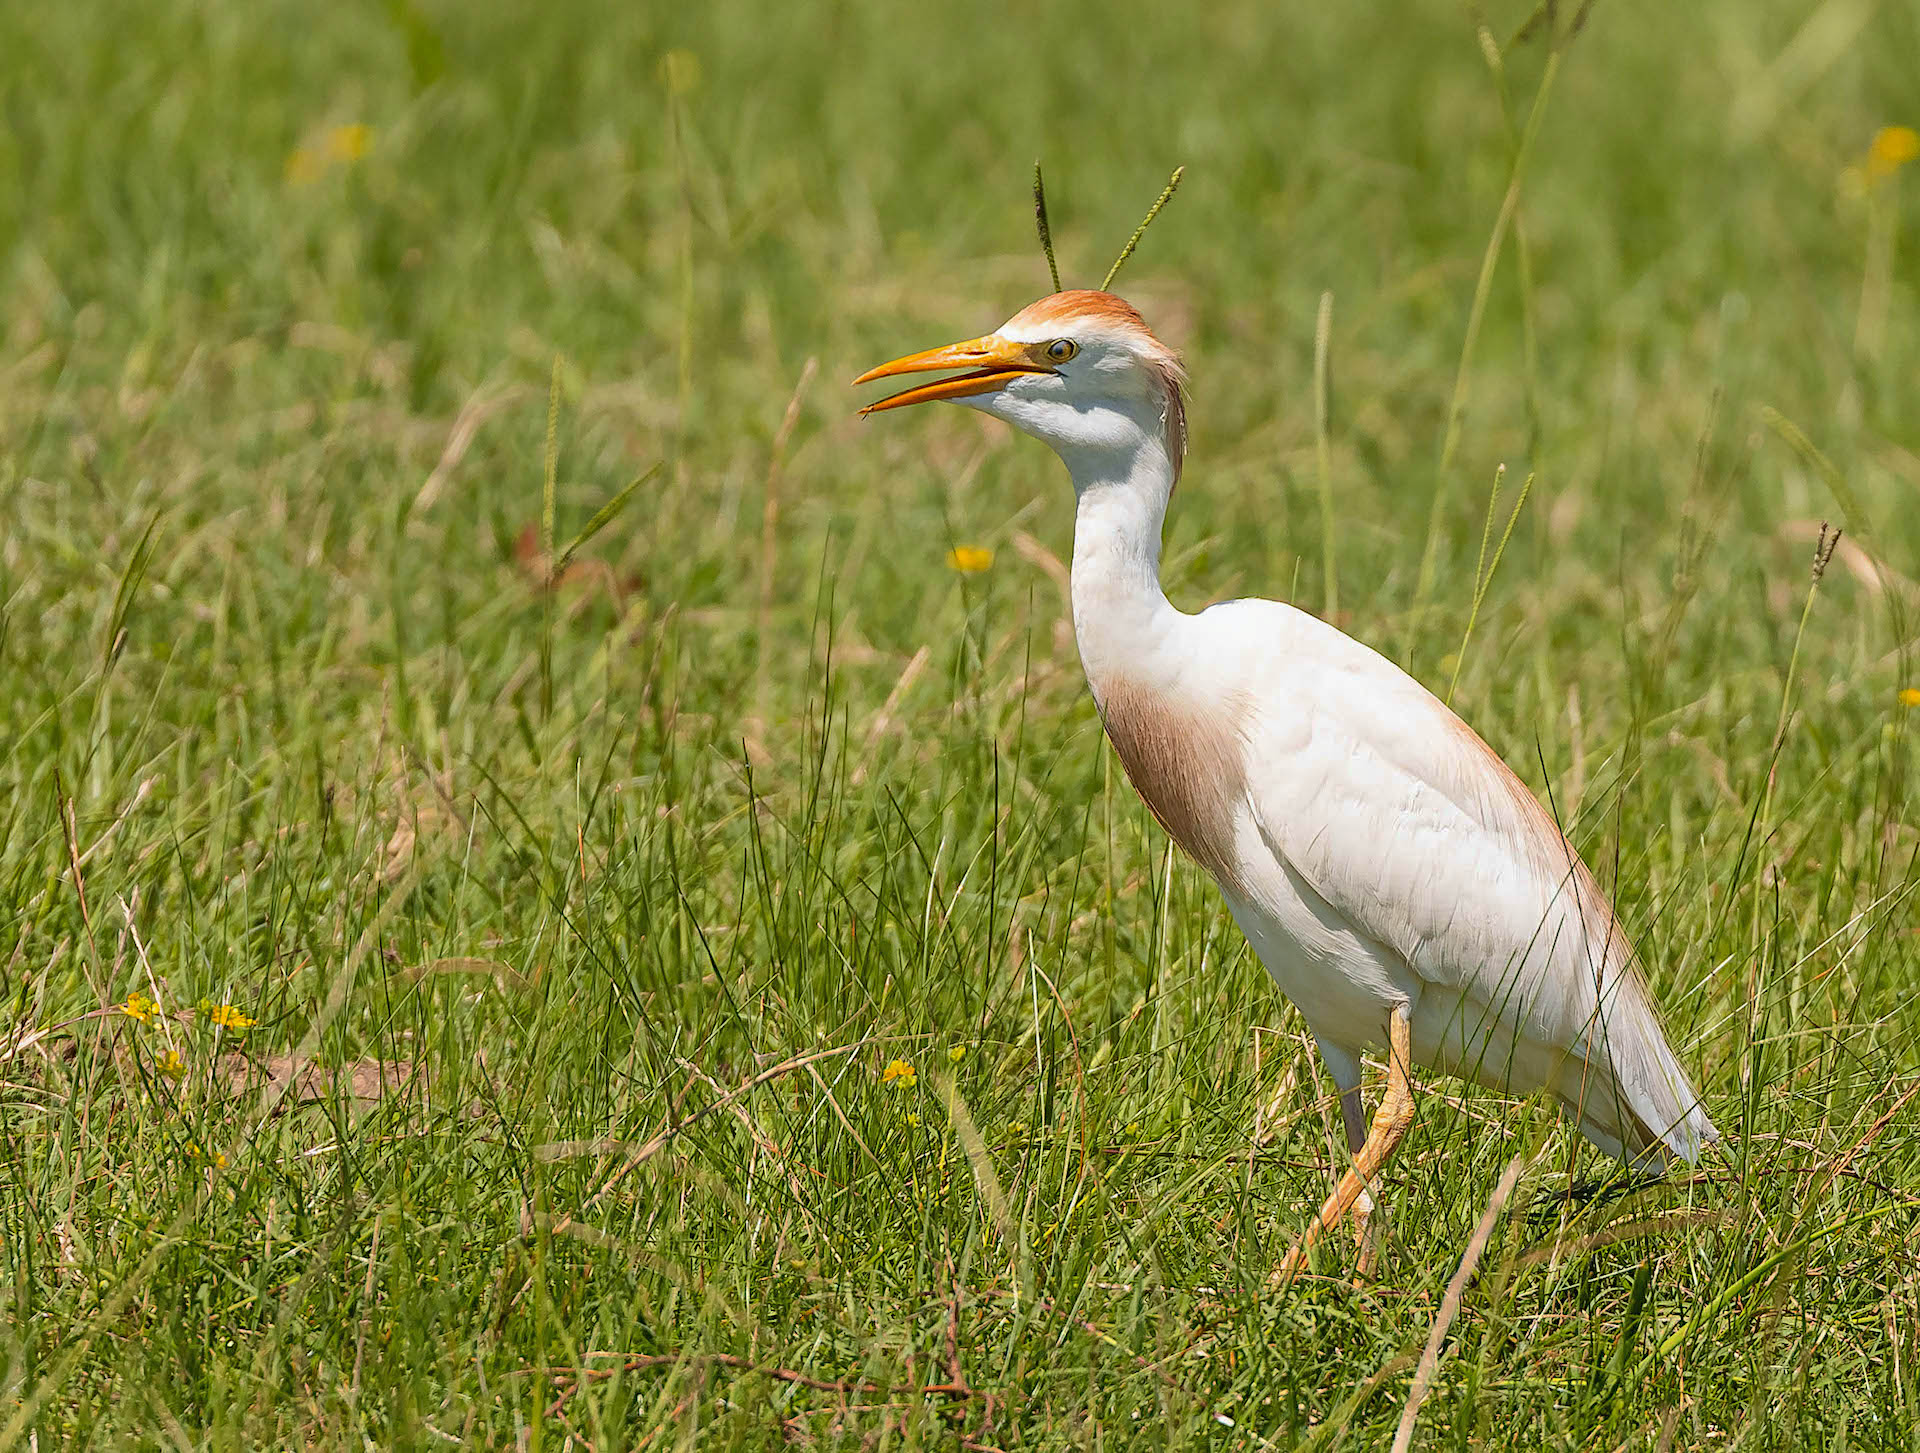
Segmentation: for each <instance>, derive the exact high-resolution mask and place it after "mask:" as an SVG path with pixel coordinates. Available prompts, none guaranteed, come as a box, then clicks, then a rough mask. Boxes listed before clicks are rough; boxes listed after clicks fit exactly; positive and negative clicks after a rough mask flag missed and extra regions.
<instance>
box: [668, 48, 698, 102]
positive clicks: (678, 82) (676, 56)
mask: <svg viewBox="0 0 1920 1453" xmlns="http://www.w3.org/2000/svg"><path fill="white" fill-rule="evenodd" d="M660 79H661V80H663V81H665V82H666V83H667V94H668V95H670V96H685V95H689V94H691V93H692V92H694V91H697V90H699V89H700V57H699V56H697V55H695V54H694V53H693V52H692V51H690V50H670V51H668V52H667V53H666V54H665V55H663V56H662V57H660Z"/></svg>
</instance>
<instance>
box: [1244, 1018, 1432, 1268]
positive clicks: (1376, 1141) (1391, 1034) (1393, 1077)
mask: <svg viewBox="0 0 1920 1453" xmlns="http://www.w3.org/2000/svg"><path fill="white" fill-rule="evenodd" d="M1387 1045H1388V1047H1387V1092H1386V1094H1385V1095H1383V1096H1382V1097H1381V1099H1380V1108H1379V1109H1378V1110H1376V1111H1375V1112H1374V1116H1373V1126H1372V1128H1371V1129H1369V1130H1368V1132H1367V1137H1366V1140H1365V1141H1364V1142H1362V1144H1361V1145H1360V1148H1359V1149H1358V1150H1357V1151H1355V1152H1354V1157H1353V1164H1352V1165H1351V1166H1350V1167H1348V1169H1347V1172H1346V1174H1344V1175H1343V1176H1341V1177H1340V1184H1339V1185H1337V1186H1335V1187H1334V1190H1333V1194H1332V1195H1330V1196H1328V1197H1327V1199H1326V1203H1325V1204H1324V1205H1322V1206H1321V1207H1320V1212H1319V1214H1318V1215H1316V1216H1315V1217H1314V1218H1313V1220H1312V1221H1310V1222H1308V1223H1307V1229H1306V1230H1305V1231H1304V1232H1302V1233H1301V1236H1300V1240H1299V1241H1298V1242H1296V1243H1295V1244H1294V1247H1293V1249H1292V1250H1291V1251H1289V1252H1288V1253H1287V1254H1286V1257H1285V1258H1284V1259H1283V1260H1282V1261H1281V1263H1280V1268H1279V1270H1278V1271H1276V1272H1275V1273H1274V1278H1273V1279H1274V1282H1275V1284H1276V1285H1285V1284H1286V1283H1287V1282H1289V1281H1291V1280H1292V1279H1293V1277H1294V1275H1295V1274H1296V1273H1297V1272H1299V1270H1300V1269H1301V1268H1302V1267H1304V1266H1305V1265H1306V1264H1307V1250H1308V1248H1309V1247H1311V1246H1312V1245H1313V1243H1314V1242H1316V1241H1318V1240H1319V1239H1320V1236H1321V1233H1322V1232H1324V1231H1327V1230H1329V1229H1330V1228H1332V1227H1334V1226H1338V1225H1339V1224H1340V1218H1341V1217H1343V1216H1345V1215H1346V1214H1347V1212H1348V1211H1349V1210H1350V1209H1351V1208H1352V1207H1353V1205H1354V1203H1355V1202H1356V1201H1359V1200H1360V1198H1361V1197H1362V1196H1366V1195H1367V1184H1368V1182H1370V1181H1371V1180H1372V1179H1373V1178H1374V1177H1375V1176H1377V1175H1378V1174H1379V1173H1380V1168H1381V1167H1382V1166H1384V1165H1385V1164H1386V1163H1387V1158H1388V1157H1389V1156H1391V1155H1392V1154H1393V1152H1394V1150H1395V1148H1397V1147H1398V1146H1399V1144H1400V1142H1401V1140H1402V1139H1403V1138H1404V1137H1405V1136H1406V1133H1407V1127H1408V1126H1410V1125H1412V1124H1413V1083H1412V1080H1411V1079H1410V1078H1409V1073H1408V1072H1409V1068H1410V1066H1411V1063H1412V1059H1413V1036H1412V1030H1411V1022H1410V1018H1409V1014H1408V1011H1407V1007H1406V1006H1405V1005H1401V1006H1400V1007H1399V1008H1397V1009H1395V1010H1394V1011H1393V1017H1392V1018H1391V1019H1389V1020H1388V1021H1387ZM1356 1098H1357V1097H1356ZM1356 1108H1357V1107H1356ZM1340 1109H1341V1114H1342V1117H1343V1118H1345V1116H1346V1109H1347V1106H1346V1096H1345V1095H1342V1096H1341V1105H1340ZM1354 1118H1355V1119H1357V1118H1358V1116H1357V1115H1356V1116H1355V1117H1354ZM1349 1123H1351V1122H1349ZM1368 1199H1369V1202H1370V1201H1371V1197H1369V1198H1368ZM1362 1253H1363V1255H1364V1254H1365V1248H1364V1246H1363V1247H1362Z"/></svg>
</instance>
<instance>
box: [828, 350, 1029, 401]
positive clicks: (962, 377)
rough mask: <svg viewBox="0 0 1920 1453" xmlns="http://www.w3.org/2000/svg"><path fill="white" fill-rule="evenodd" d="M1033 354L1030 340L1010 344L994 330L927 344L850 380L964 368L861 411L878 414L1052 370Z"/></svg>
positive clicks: (981, 390)
mask: <svg viewBox="0 0 1920 1453" xmlns="http://www.w3.org/2000/svg"><path fill="white" fill-rule="evenodd" d="M1034 353H1035V347H1034V345H1033V344H1031V343H1015V342H1012V341H1011V340H1009V339H1006V338H1002V337H1000V336H999V335H998V334H997V333H989V334H988V335H987V336H986V337H984V338H975V339H973V340H971V341H970V342H966V343H949V344H948V345H947V346H946V347H945V348H931V349H928V350H927V351H926V352H925V353H910V354H908V355H907V356H906V357H905V358H896V359H894V360H893V362H892V363H883V364H881V365H880V366H879V367H878V368H870V369H868V370H867V371H866V372H865V373H863V374H861V375H860V377H858V378H856V379H855V380H854V381H853V382H854V386H855V387H856V388H858V387H859V386H860V385H861V384H863V383H872V382H873V381H874V380H875V379H876V378H892V377H893V376H894V375H895V374H900V373H933V372H935V371H937V370H939V369H945V368H963V369H966V370H967V372H965V373H959V374H955V375H954V376H953V377H951V378H942V379H936V380H935V381H934V382H932V383H923V384H921V385H919V387H917V388H910V389H906V390H903V391H902V392H900V393H897V394H893V395H891V396H889V397H887V398H884V399H881V400H880V402H879V403H877V404H868V405H867V406H866V407H865V408H864V409H862V410H861V411H860V412H861V413H863V414H877V413H879V412H880V411H881V410H882V409H903V408H905V407H906V406H907V405H908V404H927V403H932V402H933V401H934V400H935V399H963V398H966V397H968V396H969V395H971V394H990V393H992V392H994V390H996V389H1003V388H1005V387H1006V386H1007V384H1008V383H1009V382H1010V381H1012V380H1013V379H1016V378H1018V377H1019V376H1020V375H1021V374H1023V373H1052V372H1054V370H1053V369H1052V368H1050V367H1049V366H1048V365H1046V364H1045V363H1042V362H1039V361H1038V360H1037V359H1036V358H1035V356H1034Z"/></svg>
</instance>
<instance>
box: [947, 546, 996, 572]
mask: <svg viewBox="0 0 1920 1453" xmlns="http://www.w3.org/2000/svg"><path fill="white" fill-rule="evenodd" d="M992 564H993V551H991V550H988V549H986V548H985V547H984V546H980V545H956V546H954V547H953V549H951V550H949V551H947V567H948V568H949V569H951V570H958V571H959V572H960V573H961V574H962V575H978V574H979V573H980V572H981V571H983V570H986V569H988V568H990V567H991V566H992Z"/></svg>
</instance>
